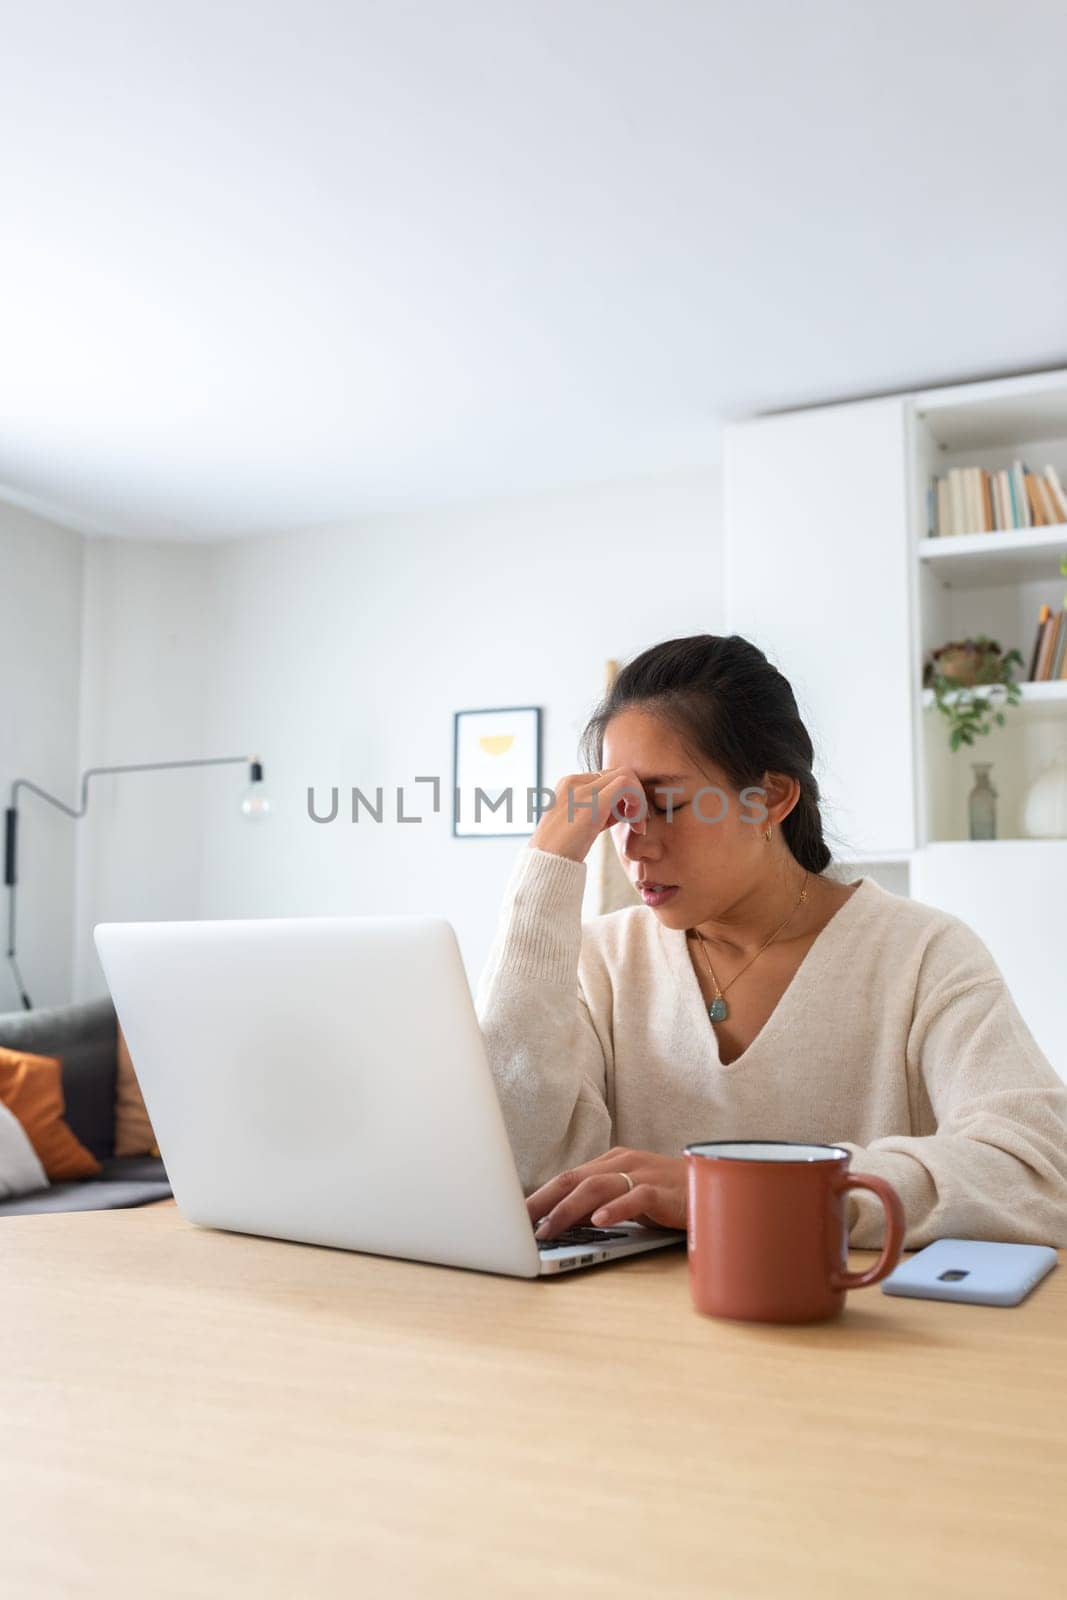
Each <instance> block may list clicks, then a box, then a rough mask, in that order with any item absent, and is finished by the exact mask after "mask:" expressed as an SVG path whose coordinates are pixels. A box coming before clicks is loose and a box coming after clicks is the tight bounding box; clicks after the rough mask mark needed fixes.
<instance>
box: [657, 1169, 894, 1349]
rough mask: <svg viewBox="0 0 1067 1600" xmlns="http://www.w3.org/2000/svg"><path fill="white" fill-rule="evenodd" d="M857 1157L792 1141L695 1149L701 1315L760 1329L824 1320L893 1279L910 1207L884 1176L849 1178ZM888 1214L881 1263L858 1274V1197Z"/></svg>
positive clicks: (696, 1287) (694, 1235)
mask: <svg viewBox="0 0 1067 1600" xmlns="http://www.w3.org/2000/svg"><path fill="white" fill-rule="evenodd" d="M850 1157H851V1151H849V1150H844V1149H842V1147H841V1146H840V1145H833V1144H797V1143H793V1142H792V1141H790V1140H784V1139H729V1140H714V1141H707V1142H703V1143H701V1144H690V1145H686V1148H685V1158H686V1164H687V1166H688V1168H689V1172H688V1186H689V1287H690V1290H691V1291H692V1295H693V1304H694V1305H695V1306H696V1308H697V1310H698V1311H703V1312H705V1313H706V1314H707V1315H709V1316H712V1317H736V1318H740V1319H743V1320H745V1321H751V1322H821V1321H824V1320H826V1319H827V1318H829V1317H836V1316H838V1315H839V1314H840V1313H841V1311H843V1310H844V1305H845V1294H846V1291H847V1290H849V1289H866V1288H867V1287H868V1286H869V1285H870V1284H873V1283H880V1282H881V1280H882V1279H883V1278H885V1277H887V1276H888V1274H889V1273H890V1272H892V1270H893V1268H894V1267H895V1266H896V1264H897V1262H898V1260H899V1259H900V1251H901V1247H902V1245H903V1243H904V1233H905V1226H906V1224H905V1220H904V1207H903V1206H902V1205H901V1203H900V1197H899V1196H898V1194H897V1192H896V1190H895V1189H894V1188H892V1187H891V1186H890V1185H889V1184H888V1183H886V1181H885V1179H884V1178H876V1177H873V1176H870V1175H868V1174H864V1173H855V1172H849V1171H848V1163H849V1160H850ZM850 1189H871V1190H873V1191H874V1193H875V1194H876V1195H877V1196H878V1198H879V1200H881V1202H882V1205H883V1206H884V1207H885V1218H886V1237H885V1246H884V1248H883V1250H882V1253H881V1255H880V1256H879V1257H878V1260H877V1261H876V1262H875V1264H874V1266H873V1267H870V1268H869V1269H868V1270H867V1271H866V1272H849V1270H848V1194H849V1190H850Z"/></svg>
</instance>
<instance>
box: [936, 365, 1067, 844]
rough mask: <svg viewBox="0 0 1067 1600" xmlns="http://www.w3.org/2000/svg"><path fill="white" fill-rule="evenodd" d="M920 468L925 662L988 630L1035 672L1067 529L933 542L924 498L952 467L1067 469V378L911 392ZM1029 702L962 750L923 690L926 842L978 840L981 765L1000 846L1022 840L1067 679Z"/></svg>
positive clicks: (1064, 717) (1031, 690)
mask: <svg viewBox="0 0 1067 1600" xmlns="http://www.w3.org/2000/svg"><path fill="white" fill-rule="evenodd" d="M908 410H909V413H910V428H909V433H910V456H911V462H910V471H911V477H912V484H913V519H912V520H913V529H912V533H913V548H914V553H915V561H916V566H917V581H916V585H915V591H914V603H915V616H914V618H913V626H914V629H915V633H916V644H917V647H918V654H919V666H920V671H921V662H922V661H923V660H924V659H925V658H926V657H927V655H928V653H929V652H930V651H931V650H933V649H936V648H937V647H938V646H939V645H942V644H946V643H948V641H949V640H951V639H963V638H966V637H967V636H968V635H971V636H973V635H976V634H980V633H984V634H987V635H988V636H990V637H991V638H994V639H996V640H997V641H998V643H999V644H1000V645H1001V647H1002V648H1003V649H1004V650H1009V649H1013V648H1014V649H1016V650H1018V651H1019V653H1020V655H1021V656H1022V659H1023V667H1022V669H1021V673H1020V672H1018V671H1017V673H1016V677H1017V678H1020V677H1021V675H1022V673H1025V672H1027V671H1028V670H1029V665H1030V658H1031V655H1032V652H1033V645H1034V636H1035V633H1036V630H1037V619H1038V614H1039V611H1040V608H1041V606H1042V604H1047V605H1049V606H1051V607H1052V608H1053V609H1058V608H1059V607H1060V606H1062V604H1063V600H1064V595H1065V593H1067V578H1065V577H1064V576H1063V575H1062V574H1061V572H1060V559H1061V557H1062V556H1067V525H1063V526H1057V527H1041V528H1017V529H1012V530H1006V531H1000V532H992V533H988V532H987V533H963V534H949V535H942V536H940V537H933V538H931V537H930V536H929V530H928V528H927V501H926V491H927V489H928V487H929V485H930V482H931V480H932V478H933V477H934V476H935V475H937V476H942V475H944V474H945V473H946V472H948V471H950V470H951V469H952V468H953V467H985V468H986V469H987V470H988V471H994V470H996V469H997V468H998V467H1003V466H1008V465H1010V463H1011V462H1012V461H1013V460H1015V459H1022V460H1023V461H1025V463H1026V464H1027V466H1029V467H1030V468H1031V469H1032V470H1033V471H1035V472H1038V473H1040V472H1042V471H1043V470H1044V468H1045V467H1046V466H1047V465H1052V466H1054V467H1055V468H1056V470H1057V472H1060V473H1062V472H1063V471H1064V468H1065V467H1067V372H1055V373H1035V374H1032V375H1030V376H1021V377H1017V378H1008V379H1004V380H1000V381H997V382H991V383H980V384H965V385H959V386H955V387H953V388H951V389H941V390H933V391H928V392H926V393H922V394H918V395H915V396H914V397H912V399H911V401H910V402H909V403H908ZM1021 690H1022V701H1021V703H1020V704H1019V705H1018V706H1007V707H1004V708H1003V709H1004V715H1005V726H1004V727H1003V728H995V729H994V731H993V732H992V733H990V734H989V735H987V736H985V737H982V738H979V739H977V740H976V741H975V744H974V745H973V746H969V747H964V748H963V749H961V750H959V751H957V752H952V751H950V750H949V748H948V732H947V726H946V724H945V722H944V719H943V718H942V717H940V716H939V715H938V714H937V711H936V709H934V708H933V706H932V701H933V696H932V694H931V693H930V692H929V691H925V692H923V691H922V690H921V688H920V691H919V708H920V712H919V719H918V736H917V741H916V778H917V789H918V794H917V800H918V806H919V834H920V840H921V842H922V844H923V845H933V844H937V843H947V842H953V843H964V844H969V843H970V841H969V839H968V838H967V834H968V826H967V795H968V793H969V791H970V789H971V786H972V784H973V781H974V774H973V772H972V765H973V763H975V762H977V761H988V762H989V763H990V764H991V765H992V768H993V772H992V778H993V784H994V787H995V788H996V790H997V792H998V803H997V830H998V839H997V841H995V842H996V843H1001V842H1008V841H1010V840H1021V838H1022V812H1023V804H1024V801H1025V796H1026V791H1027V789H1028V787H1029V785H1030V783H1031V782H1032V781H1033V779H1034V778H1035V777H1036V776H1037V775H1038V773H1039V772H1040V771H1041V769H1042V767H1043V766H1044V765H1045V764H1046V763H1047V762H1048V761H1049V760H1051V759H1053V758H1054V757H1055V756H1056V755H1058V754H1059V753H1060V752H1061V750H1067V680H1056V681H1052V682H1038V683H1026V682H1023V683H1021Z"/></svg>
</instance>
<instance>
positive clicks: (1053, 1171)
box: [841, 918, 1067, 1250]
mask: <svg viewBox="0 0 1067 1600" xmlns="http://www.w3.org/2000/svg"><path fill="white" fill-rule="evenodd" d="M907 1055H908V1061H907V1066H908V1074H909V1081H913V1082H915V1083H916V1084H917V1085H921V1087H920V1088H919V1090H918V1092H919V1093H920V1094H925V1096H926V1097H927V1098H928V1100H929V1106H930V1108H931V1110H932V1111H933V1116H934V1120H935V1124H936V1129H937V1131H936V1132H935V1133H933V1134H930V1135H927V1136H925V1137H905V1136H898V1135H893V1136H892V1137H889V1138H884V1139H875V1140H873V1141H872V1142H871V1144H870V1145H868V1146H867V1147H866V1148H863V1147H861V1146H859V1145H855V1144H847V1142H846V1141H841V1142H842V1143H843V1144H845V1148H847V1149H849V1150H851V1152H852V1157H853V1159H852V1161H851V1163H850V1168H851V1170H852V1171H853V1172H857V1173H860V1172H872V1173H875V1174H876V1175H878V1176H879V1177H883V1178H887V1179H888V1180H889V1182H890V1183H891V1184H892V1185H893V1187H894V1188H895V1189H896V1190H897V1193H898V1194H899V1195H900V1198H901V1200H902V1201H903V1204H904V1211H905V1215H906V1217H907V1222H908V1229H907V1233H906V1235H905V1240H904V1243H905V1248H906V1249H909V1250H916V1249H919V1248H921V1247H922V1246H923V1245H927V1244H931V1243H932V1242H933V1241H934V1240H935V1239H943V1238H963V1239H991V1240H1003V1241H1005V1242H1007V1243H1017V1244H1047V1245H1052V1246H1054V1247H1056V1248H1061V1247H1063V1246H1067V1085H1065V1084H1064V1083H1063V1081H1062V1080H1061V1079H1060V1077H1059V1076H1058V1074H1057V1073H1056V1072H1055V1071H1054V1070H1053V1068H1052V1066H1051V1064H1050V1063H1049V1061H1048V1059H1047V1057H1046V1056H1045V1055H1044V1054H1043V1053H1042V1051H1041V1049H1040V1047H1039V1046H1038V1044H1037V1041H1036V1040H1035V1039H1034V1036H1033V1034H1032V1033H1031V1032H1030V1030H1029V1028H1028V1027H1027V1025H1026V1023H1025V1022H1024V1020H1023V1018H1022V1016H1021V1014H1020V1012H1019V1010H1018V1008H1017V1006H1016V1004H1015V1002H1014V1000H1013V999H1012V997H1011V994H1010V992H1009V990H1008V987H1007V984H1006V983H1005V981H1004V979H1003V977H1002V976H1001V974H1000V972H999V970H998V968H997V966H996V964H995V962H994V960H993V957H992V956H991V954H990V953H989V951H988V949H987V948H986V946H985V945H984V944H983V942H982V941H981V940H980V939H979V937H978V935H977V934H976V933H974V932H973V930H972V929H970V928H968V927H967V926H966V924H965V923H963V922H961V921H959V920H958V919H955V918H953V919H950V920H949V919H946V924H945V925H944V926H943V927H942V928H941V930H939V932H937V933H936V934H935V935H934V937H933V938H932V939H931V941H930V944H929V946H928V947H927V950H926V951H925V952H924V954H923V959H922V963H921V965H920V974H919V986H918V989H917V993H916V1004H915V1011H914V1017H913V1021H912V1026H911V1029H910V1033H909V1037H908V1045H907ZM913 1125H914V1124H913ZM851 1200H852V1207H851V1218H852V1228H851V1233H850V1243H851V1244H852V1245H854V1246H855V1247H856V1248H858V1249H873V1248H876V1247H880V1246H881V1244H882V1241H883V1238H884V1234H885V1227H884V1216H883V1212H882V1207H881V1203H880V1202H879V1200H878V1199H877V1197H876V1196H875V1195H873V1194H869V1193H864V1192H863V1191H858V1192H855V1193H854V1194H853V1195H852V1196H851Z"/></svg>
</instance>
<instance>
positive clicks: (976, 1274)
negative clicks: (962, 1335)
mask: <svg viewBox="0 0 1067 1600" xmlns="http://www.w3.org/2000/svg"><path fill="white" fill-rule="evenodd" d="M1055 1265H1056V1252H1055V1250H1053V1249H1052V1248H1051V1247H1050V1246H1049V1245H1045V1244H995V1243H993V1242H992V1241H990V1240H987V1239H935V1240H934V1242H933V1244H928V1245H927V1246H926V1249H925V1250H917V1251H916V1252H915V1254H914V1255H913V1256H911V1257H910V1258H909V1259H907V1260H904V1261H902V1262H901V1263H900V1265H899V1266H898V1267H895V1268H894V1269H893V1271H892V1272H891V1273H890V1274H889V1276H888V1278H884V1279H883V1280H882V1292H883V1293H884V1294H907V1295H917V1296H918V1297H920V1298H921V1299H924V1300H965V1301H967V1302H968V1303H969V1304H971V1305H976V1306H1017V1305H1018V1304H1019V1301H1020V1300H1025V1298H1026V1296H1027V1295H1028V1294H1029V1293H1030V1290H1031V1289H1032V1288H1033V1287H1034V1285H1035V1284H1037V1283H1040V1282H1041V1279H1042V1278H1043V1277H1044V1276H1045V1274H1046V1273H1048V1272H1051V1271H1052V1269H1053V1267H1054V1266H1055Z"/></svg>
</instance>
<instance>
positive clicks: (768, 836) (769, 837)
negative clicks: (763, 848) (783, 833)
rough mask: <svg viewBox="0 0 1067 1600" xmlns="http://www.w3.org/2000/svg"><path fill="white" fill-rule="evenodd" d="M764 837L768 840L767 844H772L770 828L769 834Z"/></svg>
mask: <svg viewBox="0 0 1067 1600" xmlns="http://www.w3.org/2000/svg"><path fill="white" fill-rule="evenodd" d="M763 837H764V838H765V839H766V841H767V843H768V844H770V842H771V830H770V828H768V829H767V832H766V833H765V834H764V835H763Z"/></svg>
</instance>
